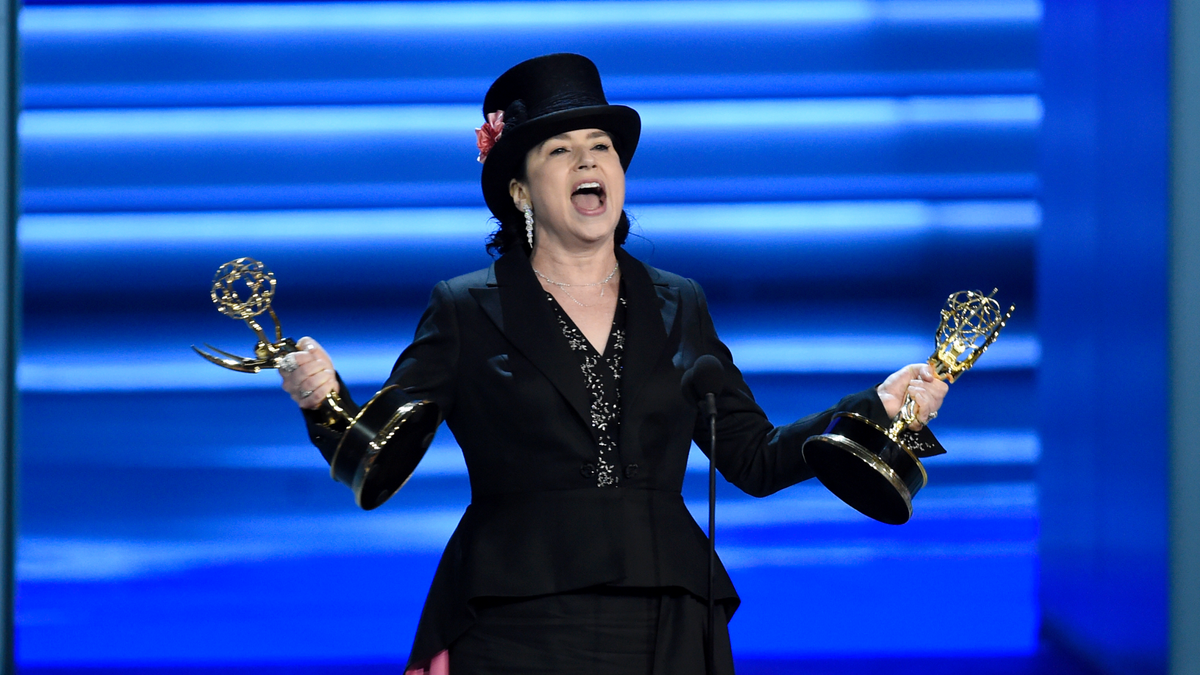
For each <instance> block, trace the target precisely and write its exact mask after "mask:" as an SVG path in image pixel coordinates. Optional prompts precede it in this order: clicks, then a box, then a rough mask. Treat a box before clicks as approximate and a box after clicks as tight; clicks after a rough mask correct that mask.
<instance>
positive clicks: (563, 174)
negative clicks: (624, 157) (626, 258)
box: [509, 129, 625, 248]
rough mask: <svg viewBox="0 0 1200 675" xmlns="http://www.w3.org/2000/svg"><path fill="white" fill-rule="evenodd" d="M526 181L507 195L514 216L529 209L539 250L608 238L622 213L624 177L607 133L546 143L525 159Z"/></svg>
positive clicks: (585, 132) (580, 132)
mask: <svg viewBox="0 0 1200 675" xmlns="http://www.w3.org/2000/svg"><path fill="white" fill-rule="evenodd" d="M525 179H526V180H525V182H521V181H518V180H515V179H514V180H513V181H512V183H510V184H509V193H510V194H511V195H512V196H513V202H514V203H515V204H516V205H517V209H518V210H522V207H523V206H524V205H525V204H526V203H528V204H530V205H531V206H532V207H533V214H534V228H535V242H536V244H537V245H538V246H542V245H559V246H564V247H567V248H573V247H574V246H576V245H578V244H593V243H597V242H602V241H603V240H605V239H611V238H612V236H613V232H615V231H616V229H617V223H618V222H619V221H620V219H621V209H623V208H624V207H625V171H624V170H623V169H622V168H621V158H620V157H617V151H616V150H615V149H614V148H613V143H612V139H611V138H610V137H609V135H608V134H607V133H606V132H604V131H601V130H599V129H577V130H575V131H568V132H567V133H565V134H559V135H558V136H554V137H552V138H548V139H546V140H545V141H543V142H542V143H541V144H540V145H538V146H535V147H534V148H533V149H532V150H530V151H529V153H528V154H527V155H526V156H525Z"/></svg>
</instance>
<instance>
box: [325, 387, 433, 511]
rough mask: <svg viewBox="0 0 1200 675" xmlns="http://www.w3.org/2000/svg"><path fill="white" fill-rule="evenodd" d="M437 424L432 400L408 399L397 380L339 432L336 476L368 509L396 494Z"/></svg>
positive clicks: (335, 460) (431, 438)
mask: <svg viewBox="0 0 1200 675" xmlns="http://www.w3.org/2000/svg"><path fill="white" fill-rule="evenodd" d="M439 424H441V415H440V412H439V410H438V406H437V404H436V403H434V402H432V401H408V400H407V397H406V396H405V395H404V393H403V392H402V391H401V390H400V389H399V388H398V387H396V386H395V385H393V386H390V387H385V388H384V389H383V390H382V391H380V392H379V393H378V394H376V395H375V397H374V398H372V399H371V400H370V401H368V402H367V404H366V405H364V406H363V407H362V409H361V410H360V411H359V412H358V415H357V416H356V417H355V418H354V421H353V422H352V423H351V424H350V427H349V428H348V429H346V432H345V433H344V434H343V435H342V441H341V443H339V444H338V447H337V450H336V451H335V452H334V455H333V462H332V463H331V465H330V473H331V475H332V476H333V478H334V480H336V481H337V482H339V483H342V484H343V485H346V486H348V487H349V488H350V489H351V490H353V491H354V501H355V503H357V504H358V505H359V506H360V507H361V508H362V509H363V510H366V511H370V510H371V509H374V508H376V507H378V506H379V505H380V504H383V503H384V502H386V501H387V500H388V499H389V498H391V496H392V495H393V494H395V493H396V491H397V490H399V489H400V488H401V487H403V486H404V483H405V482H407V481H408V478H409V477H410V476H411V475H412V472H413V470H415V469H416V468H417V464H418V463H420V461H421V458H422V457H424V456H425V451H426V450H428V449H429V444H430V443H432V442H433V436H434V434H435V433H436V432H437V427H438V425H439Z"/></svg>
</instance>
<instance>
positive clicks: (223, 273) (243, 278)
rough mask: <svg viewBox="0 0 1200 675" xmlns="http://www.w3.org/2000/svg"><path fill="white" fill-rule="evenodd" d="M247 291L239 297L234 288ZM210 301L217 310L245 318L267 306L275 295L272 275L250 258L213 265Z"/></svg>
mask: <svg viewBox="0 0 1200 675" xmlns="http://www.w3.org/2000/svg"><path fill="white" fill-rule="evenodd" d="M239 286H242V287H244V288H246V289H248V290H249V291H250V295H249V296H248V297H247V298H246V299H245V300H243V299H242V298H241V297H240V296H239V295H238V287H239ZM211 296H212V300H213V302H214V303H215V304H216V305H217V311H219V312H221V313H222V314H224V315H225V316H228V317H232V318H234V319H249V318H251V317H255V316H258V315H259V314H262V313H263V312H265V311H267V310H268V309H270V308H271V300H272V299H274V297H275V275H274V274H272V273H271V270H269V269H267V266H266V265H264V264H262V263H261V262H259V261H257V260H254V259H253V258H238V259H237V260H231V261H229V262H227V263H225V264H224V265H221V266H220V267H218V268H217V273H216V274H215V275H214V276H213V283H212V293H211Z"/></svg>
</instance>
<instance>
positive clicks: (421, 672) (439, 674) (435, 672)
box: [404, 650, 450, 675]
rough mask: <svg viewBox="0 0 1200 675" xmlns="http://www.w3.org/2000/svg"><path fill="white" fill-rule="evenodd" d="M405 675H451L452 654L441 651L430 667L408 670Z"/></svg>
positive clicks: (430, 663) (431, 661)
mask: <svg viewBox="0 0 1200 675" xmlns="http://www.w3.org/2000/svg"><path fill="white" fill-rule="evenodd" d="M404 675H450V654H449V653H448V652H446V651H445V650H443V651H440V652H438V653H437V656H434V657H433V659H432V660H430V662H429V664H428V665H426V666H424V667H422V668H413V669H412V670H407V671H405V672H404Z"/></svg>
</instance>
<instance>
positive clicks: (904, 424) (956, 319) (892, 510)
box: [802, 289, 1016, 525]
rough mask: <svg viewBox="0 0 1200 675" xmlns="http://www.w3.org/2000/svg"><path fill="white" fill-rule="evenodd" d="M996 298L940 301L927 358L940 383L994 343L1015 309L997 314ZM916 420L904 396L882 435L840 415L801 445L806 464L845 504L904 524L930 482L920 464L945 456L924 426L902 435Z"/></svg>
mask: <svg viewBox="0 0 1200 675" xmlns="http://www.w3.org/2000/svg"><path fill="white" fill-rule="evenodd" d="M995 294H996V291H995V289H993V290H992V292H991V294H989V295H984V294H983V293H981V292H979V291H959V292H957V293H954V294H952V295H951V296H950V297H949V298H948V299H947V300H946V307H945V308H944V309H942V312H941V322H940V323H939V324H938V328H937V331H936V332H935V333H934V352H933V356H930V357H929V365H930V366H931V367H932V368H933V372H934V375H935V376H937V377H938V378H939V379H941V380H945V381H946V382H948V383H953V382H954V381H955V380H956V379H958V378H959V377H961V376H962V374H963V373H965V372H966V371H967V370H970V368H971V366H973V365H975V361H977V360H978V359H979V357H980V356H982V355H983V353H984V352H985V351H987V348H988V347H989V346H991V344H992V343H993V342H995V341H996V338H997V337H999V335H1000V330H1001V329H1002V328H1004V326H1005V324H1006V323H1007V322H1008V319H1009V317H1011V316H1012V313H1013V310H1014V309H1016V306H1015V305H1014V306H1010V307H1009V308H1008V312H1007V313H1005V312H1002V310H1001V308H1000V304H999V303H998V302H996V300H995V299H993V297H992V296H994V295H995ZM919 413H920V410H919V409H918V406H917V404H916V402H915V401H913V400H912V398H911V397H909V396H905V399H904V404H903V405H902V406H901V408H900V413H899V414H898V415H897V416H896V418H895V419H894V420H892V424H891V426H890V427H889V428H887V429H884V428H883V427H881V426H879V425H877V424H875V423H874V422H872V421H871V420H869V419H867V418H865V417H863V416H862V415H858V414H855V413H849V412H843V413H838V414H836V415H834V416H833V420H832V421H831V422H830V423H829V427H828V428H827V429H825V433H823V434H821V435H819V436H812V437H811V438H809V439H808V440H807V441H805V442H804V447H803V449H802V452H803V454H804V461H806V462H807V463H808V465H809V466H810V467H811V468H812V470H813V473H815V474H816V476H817V478H818V479H819V480H820V481H821V482H822V483H823V484H824V485H825V487H826V488H828V489H829V491H830V492H832V493H833V494H835V495H837V497H838V498H839V499H841V500H842V501H843V502H846V503H847V504H849V505H850V506H852V507H853V508H855V509H856V510H858V511H859V512H860V513H862V514H863V515H866V516H869V517H871V518H874V519H875V520H878V521H880V522H883V523H888V524H891V525H902V524H904V523H906V522H908V519H909V518H911V517H912V499H913V497H915V496H916V494H917V491H918V490H920V489H921V488H923V487H925V484H926V483H928V482H929V477H928V476H927V475H926V473H925V467H924V466H923V465H922V464H921V459H920V458H922V457H932V456H934V455H940V454H942V453H944V452H946V450H945V449H944V448H943V447H942V444H941V443H939V442H938V440H937V439H936V438H934V436H933V433H932V432H931V431H930V430H929V427H921V429H920V430H919V431H912V430H910V429H909V428H908V426H909V424H911V423H912V422H913V421H915V420H916V419H917V416H918V414H919Z"/></svg>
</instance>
